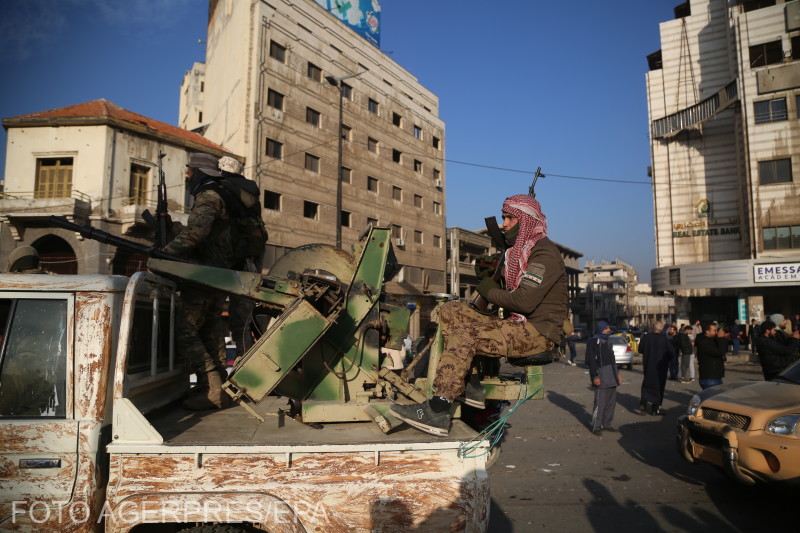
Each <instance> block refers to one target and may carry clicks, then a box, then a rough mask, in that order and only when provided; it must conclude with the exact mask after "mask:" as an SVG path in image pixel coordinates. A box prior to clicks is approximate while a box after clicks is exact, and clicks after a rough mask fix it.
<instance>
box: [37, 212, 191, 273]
mask: <svg viewBox="0 0 800 533" xmlns="http://www.w3.org/2000/svg"><path fill="white" fill-rule="evenodd" d="M50 223H51V224H52V225H54V226H58V227H61V228H64V229H68V230H70V231H74V232H75V233H80V234H81V235H82V236H83V237H85V238H87V239H92V240H93V241H97V242H101V243H103V244H110V245H111V246H116V247H117V248H120V249H122V250H127V251H129V252H134V253H137V254H142V255H145V256H147V257H155V258H156V259H166V260H167V261H178V262H180V263H193V264H197V262H196V261H192V260H190V259H186V258H184V257H179V256H177V255H173V254H169V253H167V252H164V251H162V250H159V249H158V248H156V247H154V246H148V245H146V244H141V243H138V242H136V241H131V240H128V239H125V238H122V237H117V236H116V235H112V234H111V233H108V232H106V231H103V230H100V229H97V228H95V227H92V226H88V225H87V226H81V225H79V224H75V223H74V222H70V221H69V220H67V219H66V218H64V217H57V216H55V215H51V216H50Z"/></svg>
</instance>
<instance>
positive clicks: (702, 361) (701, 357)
mask: <svg viewBox="0 0 800 533" xmlns="http://www.w3.org/2000/svg"><path fill="white" fill-rule="evenodd" d="M694 344H695V348H696V349H697V365H698V367H699V368H700V387H702V388H703V389H707V388H709V387H715V386H717V385H722V378H723V377H725V354H726V353H727V352H728V338H727V334H726V333H725V332H724V331H723V330H717V325H716V324H714V323H713V322H706V323H705V324H703V334H702V335H700V336H699V337H697V338H696V339H695V341H694Z"/></svg>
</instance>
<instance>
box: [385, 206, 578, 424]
mask: <svg viewBox="0 0 800 533" xmlns="http://www.w3.org/2000/svg"><path fill="white" fill-rule="evenodd" d="M503 231H504V237H505V240H506V244H507V245H508V246H509V248H507V250H506V252H505V256H504V258H505V271H504V280H505V288H503V287H501V286H500V284H499V283H498V282H497V281H495V280H494V279H493V278H492V277H491V276H486V277H484V278H483V279H482V280H481V282H480V283H479V284H478V293H479V294H480V295H481V296H482V297H483V298H484V299H485V300H486V301H488V302H489V303H491V304H494V305H495V306H498V307H502V308H503V309H504V310H505V317H504V318H500V317H496V316H487V315H484V314H481V313H479V312H478V311H476V310H474V309H471V308H470V306H469V305H468V304H465V303H462V302H448V303H446V304H444V305H443V306H442V307H440V308H439V323H440V324H441V328H442V335H443V336H444V349H443V351H442V355H441V358H440V360H439V363H438V365H437V366H436V375H435V377H433V380H434V381H433V389H434V396H433V397H432V398H431V399H430V400H428V401H426V402H424V403H421V404H414V405H400V404H397V403H395V404H393V405H392V407H391V412H392V414H393V415H394V416H396V417H397V418H400V419H401V420H404V421H405V422H407V423H409V424H410V425H412V426H414V427H416V428H417V429H420V430H421V431H425V432H427V433H431V434H432V435H438V436H447V435H448V434H449V427H450V407H451V404H452V402H453V401H455V400H456V399H457V398H459V397H462V398H465V399H467V400H470V401H471V402H482V401H483V400H482V398H483V397H484V396H485V394H483V388H482V387H480V385H479V384H478V385H477V386H475V385H474V384H473V382H472V381H471V382H470V384H469V385H468V386H467V387H466V390H465V378H466V375H467V373H468V372H469V371H470V368H471V366H472V359H473V357H474V356H475V355H476V354H481V355H487V356H491V357H495V358H497V357H503V356H506V357H509V358H524V359H526V362H527V361H529V363H527V364H537V363H538V364H544V363H548V362H552V360H553V356H554V354H555V353H556V352H557V351H558V345H559V344H561V342H562V338H563V335H564V326H565V321H566V318H567V310H568V309H567V275H566V270H565V268H564V260H563V259H562V256H561V253H560V252H559V251H558V248H557V247H556V245H555V244H554V243H553V242H552V241H551V240H550V239H548V238H547V222H546V218H545V216H544V214H543V213H542V208H541V206H540V205H539V202H538V201H537V200H535V199H534V198H533V197H532V196H529V195H524V194H518V195H515V196H511V197H509V198H506V200H505V202H503ZM429 379H431V376H429ZM462 393H464V395H463V396H462ZM462 401H463V400H462Z"/></svg>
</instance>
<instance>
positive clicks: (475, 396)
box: [456, 383, 486, 409]
mask: <svg viewBox="0 0 800 533" xmlns="http://www.w3.org/2000/svg"><path fill="white" fill-rule="evenodd" d="M456 401H457V402H461V403H463V404H465V405H469V406H470V407H474V408H475V409H486V390H485V389H484V388H483V387H482V386H480V385H473V384H472V383H467V387H466V388H465V389H464V394H462V395H461V396H459V397H458V398H456Z"/></svg>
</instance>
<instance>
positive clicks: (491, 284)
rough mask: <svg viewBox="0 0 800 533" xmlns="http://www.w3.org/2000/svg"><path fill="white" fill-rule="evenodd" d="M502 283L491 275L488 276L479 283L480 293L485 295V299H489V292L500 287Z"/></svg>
mask: <svg viewBox="0 0 800 533" xmlns="http://www.w3.org/2000/svg"><path fill="white" fill-rule="evenodd" d="M499 288H500V284H499V283H497V282H496V281H495V280H494V279H492V278H491V276H486V277H485V278H483V279H482V280H481V282H480V283H478V294H480V295H481V296H483V299H484V300H488V299H489V298H488V294H489V291H490V290H491V289H499Z"/></svg>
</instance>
